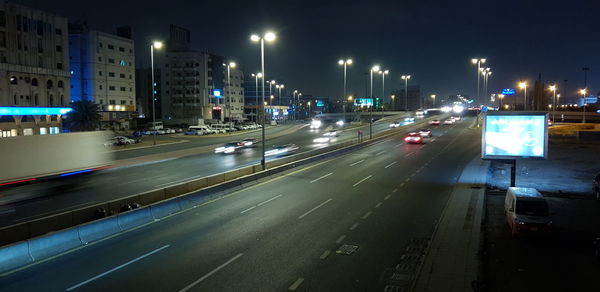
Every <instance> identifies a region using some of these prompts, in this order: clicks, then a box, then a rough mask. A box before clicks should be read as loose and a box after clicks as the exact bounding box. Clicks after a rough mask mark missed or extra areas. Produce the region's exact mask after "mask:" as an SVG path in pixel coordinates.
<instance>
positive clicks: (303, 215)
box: [298, 198, 333, 219]
mask: <svg viewBox="0 0 600 292" xmlns="http://www.w3.org/2000/svg"><path fill="white" fill-rule="evenodd" d="M332 200H333V199H331V198H329V199H328V200H327V201H325V202H323V203H321V204H319V205H317V206H316V207H314V208H312V209H310V210H308V212H306V213H304V214H302V215H300V216H298V219H302V218H304V217H306V215H308V214H310V213H312V212H313V211H315V210H317V209H319V208H321V207H323V206H324V205H325V204H327V203H329V202H331V201H332Z"/></svg>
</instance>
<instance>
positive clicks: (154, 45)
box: [150, 41, 163, 145]
mask: <svg viewBox="0 0 600 292" xmlns="http://www.w3.org/2000/svg"><path fill="white" fill-rule="evenodd" d="M162 47H163V43H162V42H159V41H154V42H152V44H151V45H150V66H151V69H150V70H151V71H152V72H151V75H152V84H151V87H152V137H153V138H152V145H156V103H155V100H156V82H155V81H154V49H157V50H160V49H161V48H162Z"/></svg>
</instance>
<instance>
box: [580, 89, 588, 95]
mask: <svg viewBox="0 0 600 292" xmlns="http://www.w3.org/2000/svg"><path fill="white" fill-rule="evenodd" d="M586 93H587V90H586V89H585V88H583V89H580V90H579V94H581V95H585V94H586Z"/></svg>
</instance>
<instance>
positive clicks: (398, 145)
mask: <svg viewBox="0 0 600 292" xmlns="http://www.w3.org/2000/svg"><path fill="white" fill-rule="evenodd" d="M400 146H402V143H400V144H397V145H396V146H394V148H398V147H400Z"/></svg>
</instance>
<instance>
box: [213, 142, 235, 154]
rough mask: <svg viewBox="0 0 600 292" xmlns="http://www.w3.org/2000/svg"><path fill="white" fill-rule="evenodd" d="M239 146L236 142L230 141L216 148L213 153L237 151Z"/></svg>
mask: <svg viewBox="0 0 600 292" xmlns="http://www.w3.org/2000/svg"><path fill="white" fill-rule="evenodd" d="M240 148H241V146H240V145H239V144H238V142H230V143H227V144H225V145H223V146H222V147H218V148H216V149H215V153H223V154H230V153H235V152H237V151H238V150H239V149H240Z"/></svg>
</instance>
